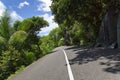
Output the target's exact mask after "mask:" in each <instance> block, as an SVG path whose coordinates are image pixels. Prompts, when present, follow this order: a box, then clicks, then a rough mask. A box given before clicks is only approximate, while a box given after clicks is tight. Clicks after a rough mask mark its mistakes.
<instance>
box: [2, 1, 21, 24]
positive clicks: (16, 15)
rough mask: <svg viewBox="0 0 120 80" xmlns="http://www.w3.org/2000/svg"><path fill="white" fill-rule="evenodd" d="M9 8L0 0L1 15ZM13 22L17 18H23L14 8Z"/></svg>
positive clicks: (11, 13) (11, 14) (12, 12)
mask: <svg viewBox="0 0 120 80" xmlns="http://www.w3.org/2000/svg"><path fill="white" fill-rule="evenodd" d="M6 9H7V7H6V6H5V5H4V4H3V3H2V2H1V1H0V16H2V15H3V12H4V11H5V10H6ZM10 17H11V24H13V22H14V21H16V20H23V18H22V17H21V16H20V15H18V14H17V13H16V11H14V10H12V11H11V12H10Z"/></svg>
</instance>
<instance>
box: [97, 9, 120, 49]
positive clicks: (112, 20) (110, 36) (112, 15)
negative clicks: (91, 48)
mask: <svg viewBox="0 0 120 80" xmlns="http://www.w3.org/2000/svg"><path fill="white" fill-rule="evenodd" d="M118 15H119V9H118V8H116V7H110V8H109V10H108V12H107V13H106V15H105V17H104V19H103V21H102V24H101V27H100V32H99V41H98V42H99V43H100V45H101V46H105V47H108V46H110V45H112V44H113V43H117V23H118Z"/></svg>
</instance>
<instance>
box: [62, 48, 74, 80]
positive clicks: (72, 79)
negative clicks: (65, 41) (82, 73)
mask: <svg viewBox="0 0 120 80" xmlns="http://www.w3.org/2000/svg"><path fill="white" fill-rule="evenodd" d="M63 52H64V55H65V60H66V64H67V69H68V75H69V79H70V80H74V77H73V73H72V69H71V67H70V64H69V61H68V57H67V55H66V52H65V50H64V49H63Z"/></svg>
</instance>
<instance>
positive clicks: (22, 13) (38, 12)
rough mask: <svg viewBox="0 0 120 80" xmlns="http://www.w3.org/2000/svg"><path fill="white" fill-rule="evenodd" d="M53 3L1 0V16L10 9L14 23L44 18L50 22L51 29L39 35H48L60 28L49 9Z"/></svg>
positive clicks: (45, 29)
mask: <svg viewBox="0 0 120 80" xmlns="http://www.w3.org/2000/svg"><path fill="white" fill-rule="evenodd" d="M51 3H52V1H51V0H0V16H1V15H2V12H4V10H5V9H6V8H8V9H9V10H10V16H11V17H12V21H13V22H14V21H15V20H23V19H25V18H29V17H32V16H40V17H43V18H44V19H45V20H47V21H48V22H49V27H46V28H43V29H41V30H42V31H40V34H39V35H41V36H42V35H47V34H48V33H49V32H50V31H51V30H52V29H53V28H55V27H57V26H58V25H57V24H56V23H55V22H54V21H53V19H54V17H53V16H52V15H51V10H50V8H49V6H50V5H51Z"/></svg>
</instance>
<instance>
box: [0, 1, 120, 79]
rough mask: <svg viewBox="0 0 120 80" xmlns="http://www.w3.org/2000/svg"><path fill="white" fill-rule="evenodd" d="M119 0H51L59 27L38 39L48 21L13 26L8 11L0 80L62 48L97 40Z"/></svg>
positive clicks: (1, 24) (2, 27)
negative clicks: (109, 10) (107, 13)
mask: <svg viewBox="0 0 120 80" xmlns="http://www.w3.org/2000/svg"><path fill="white" fill-rule="evenodd" d="M110 7H116V8H120V1H119V0H52V5H51V10H52V13H53V15H54V16H55V19H54V20H55V21H56V22H57V23H58V24H59V27H57V28H55V29H53V30H52V31H51V32H50V33H49V35H47V36H42V37H40V36H37V35H38V33H39V31H40V30H41V28H43V27H45V26H48V22H47V21H45V20H44V19H43V18H41V17H31V18H27V19H24V20H23V21H16V22H15V23H14V25H13V26H11V24H10V17H9V15H8V12H7V11H6V12H5V13H4V14H3V16H2V17H1V18H0V80H4V79H6V78H7V77H8V76H10V75H11V74H14V73H15V72H16V71H17V70H19V69H22V68H23V67H26V66H28V65H29V64H31V63H32V62H33V61H35V60H37V59H38V58H40V57H42V56H44V55H46V54H48V53H50V52H51V50H52V49H53V48H55V47H58V46H62V45H89V44H91V43H93V42H95V41H96V39H97V37H98V33H99V28H100V24H101V21H102V19H103V17H104V15H105V14H106V12H107V11H108V9H109V8H110Z"/></svg>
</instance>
